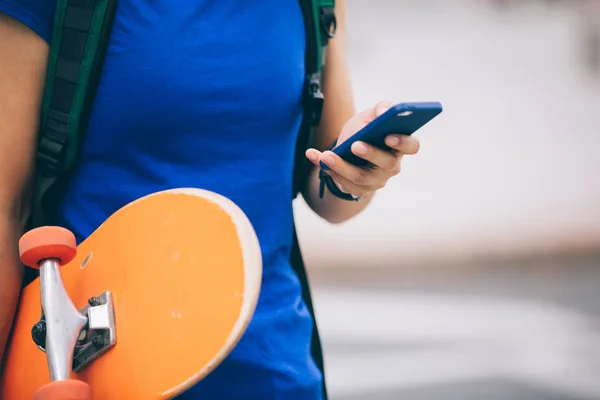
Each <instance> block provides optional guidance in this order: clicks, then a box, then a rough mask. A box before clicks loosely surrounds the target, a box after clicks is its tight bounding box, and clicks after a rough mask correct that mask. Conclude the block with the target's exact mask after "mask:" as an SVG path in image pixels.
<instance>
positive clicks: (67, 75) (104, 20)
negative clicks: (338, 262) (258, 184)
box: [26, 0, 336, 399]
mask: <svg viewBox="0 0 600 400" xmlns="http://www.w3.org/2000/svg"><path fill="white" fill-rule="evenodd" d="M299 2H300V6H301V9H302V13H303V16H304V22H305V27H306V56H305V68H306V77H305V89H304V98H303V107H304V114H303V119H302V124H301V128H300V132H299V134H298V140H297V142H296V149H295V156H294V157H295V158H294V172H293V190H292V193H291V194H292V200H293V199H295V198H296V197H297V195H298V193H299V192H300V189H301V186H302V185H303V183H304V182H305V181H306V179H308V172H309V171H310V168H311V165H312V164H311V163H310V162H309V161H308V160H306V157H305V156H304V153H305V151H306V149H307V148H308V147H309V146H310V144H311V141H312V132H313V129H314V127H316V126H317V125H318V124H319V122H320V119H321V113H322V109H323V102H324V98H323V93H322V92H321V72H322V68H323V65H324V63H325V58H326V51H327V44H328V40H329V39H330V38H332V37H333V36H334V35H335V30H336V19H335V12H334V10H335V0H299ZM116 7H117V0H57V6H56V13H55V19H54V31H53V37H52V42H51V46H50V53H49V59H48V69H47V77H46V84H45V90H44V97H43V102H42V110H41V123H40V135H39V139H38V147H37V154H36V175H35V180H34V189H33V202H32V209H31V217H30V220H29V222H28V228H29V229H31V228H33V227H37V226H41V225H44V224H46V221H49V220H50V218H49V217H50V215H51V214H52V209H53V206H54V205H55V204H56V201H57V199H58V197H59V196H60V194H61V192H62V190H63V189H64V184H65V182H66V178H67V176H68V174H69V172H70V171H71V169H72V168H73V166H74V164H75V163H76V161H77V155H78V151H79V149H80V144H81V142H82V140H83V135H84V133H85V131H86V128H87V121H88V119H89V116H90V112H91V108H92V105H93V102H94V97H95V93H96V87H97V85H98V82H99V78H100V74H101V71H102V65H103V61H104V56H105V54H106V50H107V47H108V43H109V39H110V32H111V28H112V23H113V20H114V16H115V13H116ZM292 236H293V238H292V239H293V242H292V243H293V246H292V252H291V264H292V266H293V268H294V271H295V272H296V274H297V275H298V278H299V279H300V282H301V284H302V295H303V298H304V301H305V303H306V305H307V307H308V309H309V311H310V313H311V315H312V317H313V338H312V354H313V358H314V360H315V362H316V364H317V366H318V367H319V369H320V370H321V372H322V373H323V396H324V399H327V390H326V386H325V374H324V365H323V354H322V350H321V341H320V338H319V332H318V329H317V325H316V321H315V315H314V309H313V304H312V298H311V293H310V287H309V282H308V277H307V274H306V269H305V266H304V262H303V259H302V254H301V250H300V246H299V243H298V237H297V233H296V227H295V224H294V227H293V231H292ZM29 279H31V277H29ZM29 279H28V278H26V281H27V280H29Z"/></svg>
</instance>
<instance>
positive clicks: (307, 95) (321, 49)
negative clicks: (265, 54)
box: [292, 0, 337, 198]
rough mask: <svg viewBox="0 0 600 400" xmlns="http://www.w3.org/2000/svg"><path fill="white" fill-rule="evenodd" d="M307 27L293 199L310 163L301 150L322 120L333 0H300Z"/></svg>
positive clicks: (333, 24) (334, 25) (333, 20)
mask: <svg viewBox="0 0 600 400" xmlns="http://www.w3.org/2000/svg"><path fill="white" fill-rule="evenodd" d="M300 6H301V7H302V13H303V15H304V24H305V26H306V56H305V69H306V78H305V83H304V99H303V103H304V115H303V119H302V125H301V127H300V133H299V135H298V140H297V142H296V152H295V159H294V183H293V193H292V197H293V198H295V197H296V196H297V195H298V193H299V192H300V191H301V189H302V185H304V183H305V182H306V179H307V176H308V173H309V171H310V169H311V167H312V164H311V163H310V162H309V161H308V160H307V159H306V157H305V156H304V153H305V151H306V149H308V148H309V147H310V146H311V143H312V137H313V131H314V128H315V127H316V126H318V125H319V123H320V121H321V114H322V111H323V103H324V97H323V93H322V91H321V87H322V71H323V66H324V65H325V61H326V58H327V48H328V44H329V39H331V38H333V37H334V36H335V31H336V28H337V22H336V18H335V0H300Z"/></svg>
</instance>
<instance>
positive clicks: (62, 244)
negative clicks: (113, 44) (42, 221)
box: [19, 226, 77, 269]
mask: <svg viewBox="0 0 600 400" xmlns="http://www.w3.org/2000/svg"><path fill="white" fill-rule="evenodd" d="M19 253H20V255H21V262H22V263H23V264H25V265H27V266H29V267H31V268H36V269H37V268H39V263H40V261H42V260H45V259H49V258H53V259H58V260H59V263H60V265H64V264H67V263H68V262H70V261H71V260H73V258H75V255H77V243H76V241H75V235H73V233H72V232H71V231H69V230H68V229H65V228H61V227H59V226H43V227H41V228H36V229H32V230H30V231H29V232H27V233H25V234H24V235H23V236H21V240H19Z"/></svg>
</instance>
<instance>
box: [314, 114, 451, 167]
mask: <svg viewBox="0 0 600 400" xmlns="http://www.w3.org/2000/svg"><path fill="white" fill-rule="evenodd" d="M441 112H442V104H441V103H439V102H420V103H400V104H396V105H395V106H393V107H391V108H390V109H389V110H387V111H386V112H385V113H383V114H381V115H380V116H379V117H377V118H376V119H375V120H373V121H372V122H370V123H369V124H368V125H367V126H365V127H364V128H363V129H361V130H360V131H358V132H356V133H355V134H354V135H352V136H351V137H349V138H348V139H347V140H345V141H344V142H343V143H342V144H340V145H339V146H337V147H336V148H335V149H333V150H332V151H333V152H334V153H335V154H337V155H338V156H340V157H341V158H342V159H343V160H346V161H348V162H349V163H351V164H354V165H358V166H364V165H368V164H370V163H369V162H368V161H366V160H364V159H362V158H360V157H358V156H356V155H355V154H354V153H352V151H351V150H350V147H351V146H352V144H353V143H354V142H356V141H362V142H365V143H368V144H371V145H373V146H376V147H379V148H381V149H389V147H388V146H387V145H386V144H385V138H386V137H387V136H388V135H390V134H402V135H412V134H413V133H415V132H416V131H418V130H419V129H421V128H422V127H423V126H424V125H425V124H427V123H428V122H429V121H431V120H432V119H434V118H435V117H436V116H437V115H439V114H440V113H441ZM320 164H321V168H322V169H324V170H328V169H329V167H327V166H326V165H325V164H324V163H323V162H321V163H320Z"/></svg>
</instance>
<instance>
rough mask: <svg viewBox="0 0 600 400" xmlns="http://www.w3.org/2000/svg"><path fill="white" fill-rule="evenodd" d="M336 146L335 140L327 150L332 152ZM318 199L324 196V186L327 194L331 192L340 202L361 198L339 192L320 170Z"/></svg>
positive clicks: (331, 179)
mask: <svg viewBox="0 0 600 400" xmlns="http://www.w3.org/2000/svg"><path fill="white" fill-rule="evenodd" d="M336 144H337V139H336V140H334V141H333V143H332V144H331V146H329V150H333V149H334V148H335V145H336ZM319 181H320V182H319V198H320V199H322V198H323V196H324V195H325V186H327V189H328V190H329V192H331V194H332V195H334V196H335V197H337V198H340V199H342V200H346V201H358V200H360V199H361V198H360V197H358V196H354V195H352V194H350V193H344V192H342V191H341V190H340V188H339V187H338V186H337V185H336V184H335V182H334V180H333V178H332V177H331V176H329V175H328V174H327V173H326V172H325V171H323V170H322V169H320V170H319Z"/></svg>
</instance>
